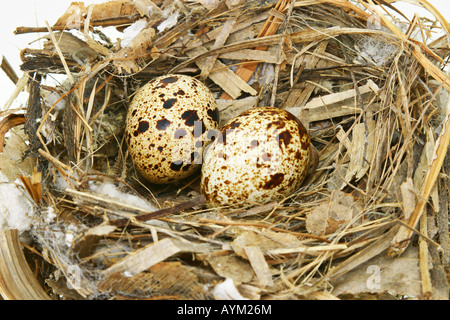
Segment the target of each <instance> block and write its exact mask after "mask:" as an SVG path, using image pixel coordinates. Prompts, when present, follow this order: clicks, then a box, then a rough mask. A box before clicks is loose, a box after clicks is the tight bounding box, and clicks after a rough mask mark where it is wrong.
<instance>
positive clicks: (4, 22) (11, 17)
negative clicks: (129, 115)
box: [0, 0, 450, 110]
mask: <svg viewBox="0 0 450 320" xmlns="http://www.w3.org/2000/svg"><path fill="white" fill-rule="evenodd" d="M105 1H106V0H98V1H97V0H86V1H85V2H84V3H85V5H86V6H87V5H89V4H91V3H101V2H105ZM405 1H407V0H405ZM428 1H429V2H430V3H431V4H432V5H434V6H435V7H436V8H437V9H438V10H439V11H440V12H441V14H442V15H443V16H444V17H445V18H446V19H447V20H449V19H450V1H445V0H428ZM3 2H4V3H3V6H2V7H1V11H0V43H1V46H0V58H1V57H2V56H5V57H6V58H7V59H8V61H9V62H10V64H11V65H12V66H13V68H14V69H15V70H16V72H17V74H18V75H19V77H20V75H21V74H22V73H21V72H20V69H19V65H20V64H21V61H20V58H19V52H20V50H21V49H24V48H26V47H28V46H29V45H28V44H29V43H30V42H31V41H34V40H36V39H37V38H38V37H39V36H43V35H44V34H36V33H32V34H24V35H14V33H13V31H14V30H15V28H16V27H19V26H27V27H33V26H39V27H45V21H46V20H47V21H48V23H49V24H50V25H53V24H54V23H55V22H56V20H57V19H58V18H59V17H60V16H61V15H62V14H63V13H64V12H65V11H66V9H67V8H68V6H69V4H70V3H71V2H72V0H13V1H8V2H7V4H6V3H5V1H3ZM395 6H396V7H397V8H399V9H400V10H401V11H402V12H403V13H406V15H407V16H408V18H411V17H412V16H413V14H414V12H416V11H417V12H420V13H421V16H427V17H432V16H431V15H429V14H427V12H426V13H425V14H423V11H420V8H419V7H417V6H414V5H412V4H409V3H395ZM433 20H434V19H433ZM112 40H115V39H112ZM13 90H14V85H13V83H12V82H11V81H10V80H9V78H8V77H7V76H6V75H5V74H4V73H3V71H1V70H0V110H1V109H3V105H4V103H5V102H6V100H7V99H8V98H9V96H10V95H11V93H12V92H13Z"/></svg>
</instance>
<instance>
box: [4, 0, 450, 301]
mask: <svg viewBox="0 0 450 320" xmlns="http://www.w3.org/2000/svg"><path fill="white" fill-rule="evenodd" d="M408 2H410V1H408ZM413 2H414V5H415V6H417V7H424V8H425V9H426V10H428V11H429V12H430V13H431V14H432V15H434V17H435V20H436V21H431V20H429V19H424V18H421V17H420V16H419V15H415V16H414V17H413V18H412V19H411V20H408V18H407V17H405V15H404V14H403V13H402V12H399V10H397V9H396V8H395V3H392V1H372V0H368V1H362V0H361V1H348V0H305V1H300V0H298V1H288V0H280V1H278V2H277V1H170V0H155V1H149V0H135V1H109V2H105V3H104V4H96V5H90V6H88V7H85V6H84V4H83V3H80V2H74V3H72V4H71V6H70V7H69V8H68V10H67V12H66V13H65V14H64V15H62V16H61V18H60V19H59V20H58V21H57V22H56V23H55V25H53V26H50V25H48V24H46V26H43V27H39V28H32V27H18V28H17V29H16V34H22V33H33V32H44V33H45V32H48V36H45V37H44V38H43V39H44V40H43V41H44V44H43V47H42V48H41V49H30V48H26V49H24V50H22V52H21V58H22V62H23V63H22V65H21V69H22V70H23V71H24V72H25V76H24V78H23V79H26V80H23V79H18V78H17V77H13V76H14V75H13V74H11V71H10V69H11V68H10V67H8V64H7V63H6V62H5V63H3V62H2V70H4V71H5V72H7V74H8V75H10V76H11V77H12V79H16V80H15V81H16V82H17V86H18V90H16V91H15V92H14V93H13V97H12V101H13V100H14V99H15V97H16V96H17V94H18V92H20V91H21V90H22V89H24V87H25V85H24V81H28V82H27V84H26V88H27V91H28V93H29V99H28V103H27V105H26V107H24V110H23V111H24V112H21V111H20V110H7V111H2V113H1V116H2V118H3V120H2V121H1V122H0V133H1V137H0V138H1V141H3V139H4V138H5V134H6V132H8V131H11V133H14V134H16V133H18V132H19V130H21V128H22V126H24V129H25V132H26V133H27V135H28V140H29V141H28V143H27V144H24V145H19V144H18V145H14V146H12V145H11V144H9V145H8V142H9V141H10V140H11V139H9V138H8V136H6V139H5V141H6V144H5V149H6V151H5V152H10V151H11V150H15V151H16V153H17V152H24V153H23V157H24V158H25V159H32V160H33V162H32V163H33V165H31V166H30V165H28V166H27V167H25V166H23V165H20V163H21V159H17V158H16V159H11V158H8V154H7V153H3V154H2V157H1V159H0V161H1V164H2V171H4V172H3V173H4V174H5V176H6V177H8V179H9V181H15V180H16V179H19V178H20V179H21V180H20V181H22V182H23V188H24V189H25V190H26V191H27V192H28V193H29V195H30V197H29V198H30V200H27V201H31V203H33V208H34V211H33V212H32V216H33V218H32V219H33V220H32V221H33V222H32V223H31V226H30V228H29V230H28V231H26V232H25V233H24V234H27V235H29V236H31V238H29V239H28V242H27V243H28V244H27V245H26V247H25V249H23V251H24V253H25V256H27V258H28V262H29V263H31V264H30V266H31V269H32V270H33V271H31V269H30V268H29V267H28V264H27V263H25V258H24V257H23V254H22V252H21V251H22V248H21V246H20V245H19V238H18V236H17V232H15V231H11V230H7V229H8V227H7V223H6V222H5V225H6V227H4V226H1V225H0V227H1V228H4V230H3V231H2V232H1V237H0V245H1V247H0V254H1V256H0V257H1V260H0V280H1V281H0V293H1V294H2V296H3V298H5V299H17V298H19V299H20V298H25V299H34V298H36V299H44V298H49V297H50V298H52V299H61V298H66V299H93V298H98V299H124V298H125V299H128V298H131V299H136V298H138V299H212V298H214V297H215V295H216V296H217V295H218V293H217V290H216V291H215V290H214V288H215V287H216V285H218V284H220V283H225V282H224V280H225V279H227V278H231V279H232V280H233V282H232V284H233V285H234V286H235V290H237V291H238V292H239V295H238V296H240V297H245V298H249V299H332V298H333V299H334V298H336V297H339V298H346V297H352V298H354V297H358V296H361V295H363V294H368V293H370V294H373V295H374V296H375V297H378V298H383V297H385V295H383V292H385V291H389V292H390V294H392V296H394V297H396V298H401V297H405V296H408V297H415V298H435V299H440V298H444V299H447V298H448V284H447V283H446V279H445V267H447V268H449V267H450V241H449V230H448V199H449V198H448V193H449V189H450V184H449V179H448V175H449V172H450V166H449V161H448V159H449V157H448V156H447V158H446V155H447V154H448V151H447V149H448V145H449V142H450V121H449V112H450V104H449V100H448V90H450V80H449V78H448V73H447V72H448V69H447V59H448V53H449V43H448V37H449V36H450V26H449V25H448V23H447V22H446V20H445V19H444V18H443V16H442V14H440V13H439V12H438V11H437V10H436V9H435V8H433V7H432V6H431V5H430V4H429V3H428V2H427V1H425V0H417V1H413ZM74 12H76V13H77V14H76V15H75V16H74ZM138 21H141V22H142V21H145V23H144V24H143V25H144V26H143V28H141V29H139V30H138V33H137V34H134V35H132V39H133V40H132V41H131V42H129V43H128V44H127V45H126V46H121V41H119V40H117V41H115V40H113V39H109V38H108V37H107V35H106V34H107V31H105V29H102V28H100V27H116V28H117V29H119V30H121V31H123V30H124V29H125V28H126V27H128V26H130V25H132V26H133V27H136V26H137V24H136V23H138ZM141 22H139V23H141ZM129 31H130V29H127V30H125V33H127V32H129ZM4 66H5V67H4ZM174 72H175V73H176V72H178V73H183V74H189V75H194V76H198V77H199V78H200V79H201V80H202V81H204V82H205V83H206V84H207V85H208V87H209V88H210V89H211V91H212V92H213V93H214V94H215V96H216V97H217V99H218V103H219V106H220V109H221V115H222V119H221V122H222V124H223V123H225V122H226V121H227V120H229V119H230V118H231V117H233V116H235V115H237V114H239V113H240V112H242V111H244V110H247V109H249V108H253V107H257V106H266V105H273V106H276V107H280V108H285V109H287V110H289V111H291V112H292V113H294V114H295V115H296V116H298V117H299V118H300V119H301V120H302V122H303V123H304V124H305V126H306V127H307V128H308V129H309V132H310V136H311V139H312V143H313V145H314V146H315V148H316V149H317V152H318V167H317V170H316V171H315V173H314V174H313V175H311V176H310V177H309V179H308V180H307V182H306V183H305V184H304V185H303V186H302V187H301V189H299V190H298V191H297V192H296V193H295V194H293V195H292V196H290V197H289V198H286V199H284V200H283V201H280V202H275V203H269V204H265V205H259V204H254V203H248V204H246V205H245V206H242V207H239V208H231V207H222V208H206V207H205V206H204V198H203V197H202V196H201V194H200V192H199V179H198V177H193V178H191V179H188V180H187V181H183V182H181V183H178V184H174V185H168V186H156V185H151V184H148V183H146V182H145V181H143V180H142V179H141V178H140V177H139V175H138V174H137V172H136V171H135V170H134V168H133V166H132V164H131V161H130V159H129V157H128V154H127V150H126V144H125V143H124V138H123V131H124V123H125V121H124V120H125V114H126V110H127V106H128V104H129V101H130V100H131V99H132V97H133V94H134V92H136V90H137V89H138V88H139V87H141V86H142V85H143V84H145V83H146V82H147V81H149V80H150V79H152V78H154V77H156V76H159V75H164V74H167V73H174ZM52 74H62V75H65V77H66V80H65V81H63V82H61V83H59V84H58V85H50V84H49V83H48V82H46V80H48V79H49V78H50V77H51V76H52ZM10 105H11V101H10V102H8V107H9V106H10ZM1 147H3V144H2V145H1ZM11 163H13V164H14V165H16V166H17V169H11V170H9V169H8V171H6V169H3V168H14V166H12V167H11V165H10V164H11ZM7 165H8V166H7ZM5 210H6V211H7V210H8V209H5ZM6 211H5V212H6ZM0 221H2V220H1V219H0ZM24 234H23V235H22V236H24ZM417 240H419V241H418V243H419V245H418V246H417V245H416V242H417ZM430 257H431V258H430ZM430 264H432V265H433V272H431V273H430V271H429V268H428V266H429V265H430ZM394 266H395V268H394ZM376 268H378V269H376ZM390 268H392V270H391V269H390ZM380 269H383V270H384V269H386V270H391V272H390V273H389V274H388V273H383V276H381V277H379V278H376V279H378V280H377V281H378V282H377V281H375V282H373V283H369V280H370V279H369V278H370V277H369V276H370V274H368V273H367V272H368V270H375V271H374V272H376V270H380ZM447 270H448V269H447ZM33 272H34V274H33ZM374 275H375V276H376V275H377V274H374ZM378 276H379V274H378ZM405 277H406V278H405ZM447 277H448V273H447ZM400 279H408V281H407V283H405V281H402V280H400ZM226 283H227V284H228V283H229V282H226ZM224 287H225V286H224ZM216 288H219V287H216Z"/></svg>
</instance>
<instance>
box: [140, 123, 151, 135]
mask: <svg viewBox="0 0 450 320" xmlns="http://www.w3.org/2000/svg"><path fill="white" fill-rule="evenodd" d="M148 127H149V123H148V121H141V122H139V127H138V131H139V132H140V133H144V132H145V131H147V130H148Z"/></svg>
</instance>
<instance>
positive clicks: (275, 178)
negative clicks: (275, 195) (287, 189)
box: [263, 173, 284, 190]
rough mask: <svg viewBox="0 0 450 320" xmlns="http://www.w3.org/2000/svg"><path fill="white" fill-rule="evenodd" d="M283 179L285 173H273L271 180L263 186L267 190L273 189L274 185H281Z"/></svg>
mask: <svg viewBox="0 0 450 320" xmlns="http://www.w3.org/2000/svg"><path fill="white" fill-rule="evenodd" d="M283 179H284V174H283V173H276V174H273V175H271V176H270V180H269V181H267V182H266V183H265V184H264V185H263V188H264V189H266V190H269V189H273V188H274V187H276V186H279V185H280V184H281V183H282V182H283Z"/></svg>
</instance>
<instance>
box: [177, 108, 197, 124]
mask: <svg viewBox="0 0 450 320" xmlns="http://www.w3.org/2000/svg"><path fill="white" fill-rule="evenodd" d="M181 119H183V120H186V121H185V124H186V125H187V126H190V127H193V126H194V123H195V121H198V120H199V117H198V114H197V111H196V110H188V111H185V112H183V114H182V115H181Z"/></svg>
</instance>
